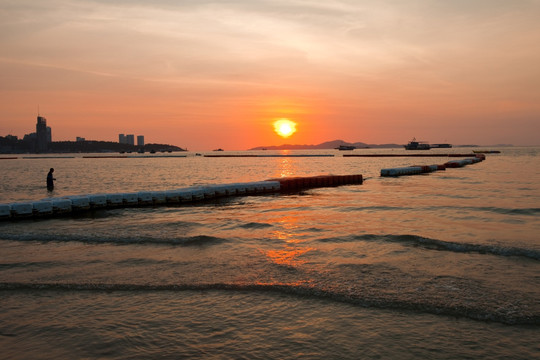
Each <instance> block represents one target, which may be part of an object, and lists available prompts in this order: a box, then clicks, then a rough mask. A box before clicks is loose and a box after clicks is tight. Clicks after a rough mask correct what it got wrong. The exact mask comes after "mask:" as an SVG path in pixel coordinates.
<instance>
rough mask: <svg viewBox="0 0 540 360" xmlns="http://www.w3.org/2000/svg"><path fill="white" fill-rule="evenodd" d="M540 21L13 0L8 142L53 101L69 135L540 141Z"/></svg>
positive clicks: (297, 1) (380, 9)
mask: <svg viewBox="0 0 540 360" xmlns="http://www.w3.org/2000/svg"><path fill="white" fill-rule="evenodd" d="M539 19H540V0H512V1H508V0H467V1H465V0H452V1H447V0H402V1H399V0H392V1H390V0H381V1H375V0H373V1H364V0H341V1H315V0H287V1H284V0H268V1H260V0H224V1H205V0H197V1H187V0H184V1H182V0H176V1H175V0H154V1H142V0H116V1H105V0H79V1H72V0H47V1H33V0H0V48H1V52H0V135H7V134H13V135H17V136H19V137H22V136H23V135H24V134H26V133H30V132H33V131H35V123H36V115H37V109H38V105H39V107H40V113H41V115H42V116H45V117H46V118H47V123H48V125H49V126H51V127H52V129H53V140H55V141H59V140H75V137H76V136H81V137H85V138H87V139H93V140H111V141H117V139H118V134H119V133H127V134H135V135H145V138H146V142H147V143H148V142H158V143H169V144H174V145H178V146H182V147H187V148H189V149H190V150H198V149H200V150H207V149H213V148H218V147H221V148H224V149H226V150H242V149H247V148H251V147H255V146H260V145H279V144H283V143H293V144H318V143H321V142H324V141H328V140H335V139H343V140H345V141H350V142H355V141H363V142H366V143H406V142H407V141H409V140H410V139H411V138H412V137H416V138H417V139H420V140H426V141H430V142H433V143H437V142H450V143H453V144H471V143H474V144H497V143H513V144H516V145H540V135H539V134H540V46H539V44H540V25H539ZM279 118H289V119H291V120H293V121H295V122H296V123H297V132H296V133H295V134H294V135H293V136H291V137H290V138H288V139H281V138H280V137H278V136H277V135H276V134H275V133H274V131H273V126H272V123H273V121H275V120H276V119H279Z"/></svg>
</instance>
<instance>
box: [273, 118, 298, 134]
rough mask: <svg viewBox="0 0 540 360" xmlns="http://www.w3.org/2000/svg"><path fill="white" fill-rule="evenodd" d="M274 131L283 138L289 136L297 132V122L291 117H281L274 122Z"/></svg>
mask: <svg viewBox="0 0 540 360" xmlns="http://www.w3.org/2000/svg"><path fill="white" fill-rule="evenodd" d="M274 131H275V132H276V133H277V134H278V135H279V136H281V137H282V138H288V137H289V136H291V135H292V134H294V133H295V132H296V123H295V122H294V121H291V120H289V119H279V120H277V121H275V122H274Z"/></svg>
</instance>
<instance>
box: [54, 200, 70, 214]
mask: <svg viewBox="0 0 540 360" xmlns="http://www.w3.org/2000/svg"><path fill="white" fill-rule="evenodd" d="M51 202H52V207H53V213H55V214H66V213H70V212H71V200H70V199H53V200H51Z"/></svg>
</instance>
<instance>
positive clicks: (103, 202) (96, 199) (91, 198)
mask: <svg viewBox="0 0 540 360" xmlns="http://www.w3.org/2000/svg"><path fill="white" fill-rule="evenodd" d="M88 203H89V204H90V207H91V208H93V209H97V208H104V207H106V206H107V195H105V194H92V195H88Z"/></svg>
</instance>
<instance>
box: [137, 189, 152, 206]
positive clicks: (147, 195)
mask: <svg viewBox="0 0 540 360" xmlns="http://www.w3.org/2000/svg"><path fill="white" fill-rule="evenodd" d="M137 199H138V200H137V202H138V204H139V205H152V204H153V203H154V201H153V200H152V193H151V192H150V191H139V192H138V193H137Z"/></svg>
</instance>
